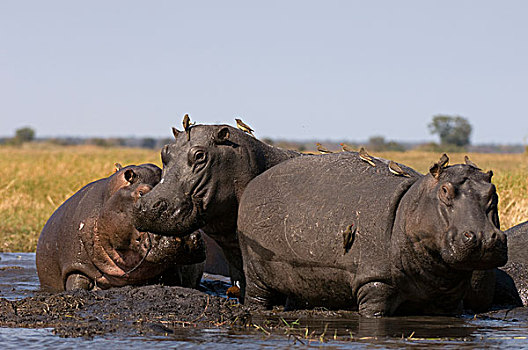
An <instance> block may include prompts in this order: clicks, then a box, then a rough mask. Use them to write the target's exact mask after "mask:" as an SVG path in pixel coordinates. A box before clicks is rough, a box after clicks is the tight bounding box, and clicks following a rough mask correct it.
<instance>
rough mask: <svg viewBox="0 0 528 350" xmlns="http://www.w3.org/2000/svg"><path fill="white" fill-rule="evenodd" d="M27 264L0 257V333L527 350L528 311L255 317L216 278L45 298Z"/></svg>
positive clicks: (271, 313)
mask: <svg viewBox="0 0 528 350" xmlns="http://www.w3.org/2000/svg"><path fill="white" fill-rule="evenodd" d="M32 257H34V255H28V256H25V255H22V256H20V255H16V254H1V256H0V258H1V260H0V281H2V283H1V284H0V329H22V328H31V329H48V330H51V332H52V334H55V335H56V336H58V337H57V338H59V339H61V338H62V339H64V338H72V339H90V340H93V339H108V337H112V338H116V339H127V340H128V341H130V342H132V344H136V342H138V343H137V344H141V342H140V341H139V340H138V339H156V341H160V339H161V340H164V341H167V340H175V339H176V340H178V341H182V340H181V339H184V340H183V341H184V342H185V343H186V344H188V343H189V342H193V343H197V344H202V346H203V345H204V342H207V341H208V340H207V337H206V336H205V335H206V334H213V333H214V334H217V336H218V337H219V338H218V339H220V340H222V341H229V342H230V343H229V344H233V343H232V342H235V344H247V343H248V342H249V343H256V342H260V343H262V342H263V341H264V343H263V344H267V345H277V344H279V343H277V339H282V340H279V342H280V344H292V343H300V344H307V343H311V344H314V343H316V344H319V345H321V344H323V343H325V344H332V343H333V344H341V345H346V346H345V347H349V346H350V345H351V344H356V345H357V344H359V343H361V344H363V345H367V346H368V345H369V344H370V345H373V344H376V345H384V346H392V345H395V344H396V345H402V344H407V343H409V342H412V343H413V344H420V345H434V346H440V345H451V346H457V347H458V346H459V345H470V346H471V347H475V346H477V347H479V346H484V345H500V346H504V345H511V346H514V345H516V346H518V345H522V346H528V339H527V337H526V334H527V333H528V311H527V308H524V307H521V308H516V309H511V310H509V309H501V310H495V311H492V312H488V313H485V314H478V315H474V314H466V315H462V316H460V317H423V316H420V317H385V318H374V319H372V318H370V319H369V318H364V317H360V316H359V315H358V314H357V312H349V311H329V310H325V309H316V310H300V311H289V312H285V311H283V310H282V309H281V308H276V309H274V310H257V309H252V308H249V307H247V306H244V305H240V304H239V303H238V302H237V301H236V300H235V299H228V298H227V297H225V296H226V293H227V289H228V287H229V286H230V285H229V284H228V283H227V279H223V278H221V277H218V276H214V275H206V276H205V278H204V280H203V282H202V285H201V290H193V289H187V288H181V287H167V286H162V285H153V286H143V287H122V288H114V289H109V290H99V291H80V290H79V291H73V292H62V293H57V294H51V293H43V292H40V291H38V279H36V272H35V271H34V266H33V265H32V262H31V261H30V259H31V258H32ZM4 332H5V331H4ZM19 332H20V331H19ZM211 332H213V333H211ZM215 332H216V333H215ZM17 334H18V333H17ZM193 337H194V338H193ZM190 338H193V339H194V340H189V339H190ZM43 339H44V338H43ZM134 339H136V340H134ZM233 339H234V340H233ZM263 339H264V340H263ZM208 344H209V343H208ZM215 344H216V345H218V344H217V343H216V341H213V342H211V343H210V345H211V346H214V345H215ZM227 345H228V344H227V343H226V346H227ZM227 347H228V346H227Z"/></svg>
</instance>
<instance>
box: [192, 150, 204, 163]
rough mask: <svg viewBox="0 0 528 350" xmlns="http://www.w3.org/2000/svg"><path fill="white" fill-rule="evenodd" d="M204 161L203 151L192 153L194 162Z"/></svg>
mask: <svg viewBox="0 0 528 350" xmlns="http://www.w3.org/2000/svg"><path fill="white" fill-rule="evenodd" d="M204 160H205V152H204V151H196V153H194V162H195V163H199V162H203V161H204Z"/></svg>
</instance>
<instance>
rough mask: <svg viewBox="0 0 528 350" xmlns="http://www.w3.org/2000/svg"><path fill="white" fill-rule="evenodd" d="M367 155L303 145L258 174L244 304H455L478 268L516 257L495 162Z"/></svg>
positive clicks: (407, 309)
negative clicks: (419, 162) (302, 150)
mask: <svg viewBox="0 0 528 350" xmlns="http://www.w3.org/2000/svg"><path fill="white" fill-rule="evenodd" d="M369 160H370V162H367V161H365V157H364V156H363V157H362V156H361V154H358V153H355V152H342V153H339V154H328V155H314V156H303V157H298V158H294V159H291V160H288V161H286V162H282V163H280V164H278V165H276V166H274V167H272V168H271V169H269V170H268V171H266V172H264V173H262V174H261V175H259V176H257V177H256V178H255V179H253V180H252V181H251V182H250V183H249V184H248V186H247V187H246V190H245V191H244V193H243V195H242V198H241V199H240V209H239V214H238V225H237V226H238V238H239V241H240V247H241V251H242V255H243V263H244V272H245V275H246V290H245V302H246V303H248V304H252V305H258V306H261V307H272V306H273V305H284V304H286V306H287V307H289V308H306V307H318V306H320V307H326V308H332V309H335V308H340V309H351V310H358V311H359V313H360V314H361V315H365V316H389V315H404V314H456V313H459V312H461V311H462V307H463V303H462V301H463V299H464V297H465V296H466V294H468V292H469V291H470V289H471V279H472V273H473V271H474V270H491V269H493V268H495V267H498V266H501V265H504V264H505V263H506V261H507V258H508V255H507V240H506V235H505V234H504V233H503V232H502V231H501V230H500V229H499V224H498V215H497V194H496V190H495V186H494V185H493V184H492V183H491V178H492V175H493V174H492V172H491V171H490V172H488V173H484V172H481V171H480V170H479V169H478V168H476V167H475V166H473V165H469V164H457V165H453V166H446V164H447V160H448V159H447V156H445V155H444V157H443V159H441V160H440V161H439V162H438V163H435V164H434V165H433V166H432V167H431V168H430V170H429V172H428V173H427V174H426V175H421V174H419V173H417V172H415V171H414V170H412V169H410V168H408V167H405V166H403V165H398V164H395V163H394V162H389V161H386V160H382V159H378V158H373V157H372V158H371V159H369ZM394 169H399V170H398V172H395V171H394ZM403 175H405V176H403ZM243 292H244V291H243Z"/></svg>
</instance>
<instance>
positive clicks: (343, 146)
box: [340, 142, 354, 152]
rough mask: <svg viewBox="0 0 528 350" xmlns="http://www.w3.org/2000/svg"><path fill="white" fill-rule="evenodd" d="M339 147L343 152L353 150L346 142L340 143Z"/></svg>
mask: <svg viewBox="0 0 528 350" xmlns="http://www.w3.org/2000/svg"><path fill="white" fill-rule="evenodd" d="M340 145H341V148H342V149H343V152H354V150H353V149H352V148H351V147H350V146H349V145H347V144H344V143H342V142H341V143H340Z"/></svg>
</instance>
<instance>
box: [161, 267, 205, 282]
mask: <svg viewBox="0 0 528 350" xmlns="http://www.w3.org/2000/svg"><path fill="white" fill-rule="evenodd" d="M204 266H205V263H199V264H191V265H173V266H171V267H169V268H167V269H166V270H165V271H163V272H162V274H161V275H160V276H159V277H158V278H157V280H156V281H155V283H160V284H163V285H166V286H182V287H186V288H198V286H199V285H200V281H201V280H202V274H203V270H204Z"/></svg>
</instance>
